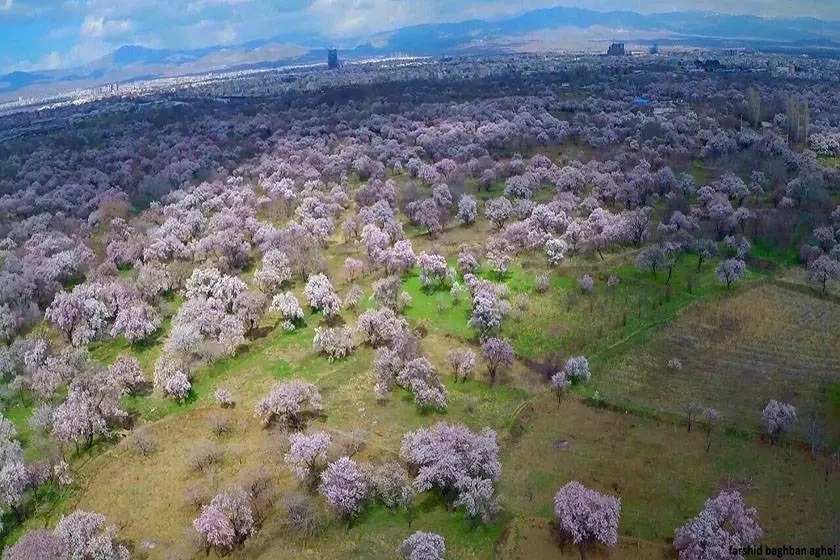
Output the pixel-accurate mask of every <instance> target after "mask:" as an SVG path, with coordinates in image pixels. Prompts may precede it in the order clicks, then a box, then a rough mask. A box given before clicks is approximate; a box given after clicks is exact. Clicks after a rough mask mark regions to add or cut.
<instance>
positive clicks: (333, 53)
mask: <svg viewBox="0 0 840 560" xmlns="http://www.w3.org/2000/svg"><path fill="white" fill-rule="evenodd" d="M340 66H341V63H339V61H338V50H336V49H330V50H328V51H327V67H328V68H330V69H336V68H339V67H340Z"/></svg>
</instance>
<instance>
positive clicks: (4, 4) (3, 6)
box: [0, 0, 12, 12]
mask: <svg viewBox="0 0 840 560" xmlns="http://www.w3.org/2000/svg"><path fill="white" fill-rule="evenodd" d="M11 9H12V0H0V12H6V11H8V10H11Z"/></svg>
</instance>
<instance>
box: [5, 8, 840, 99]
mask: <svg viewBox="0 0 840 560" xmlns="http://www.w3.org/2000/svg"><path fill="white" fill-rule="evenodd" d="M613 40H616V41H622V42H625V43H630V44H634V45H649V44H654V43H657V44H660V45H667V46H684V47H704V48H714V47H727V48H737V47H747V48H755V49H759V50H767V51H785V50H789V51H796V52H808V53H809V54H817V55H829V56H840V21H824V20H818V19H814V18H792V19H778V18H773V19H770V18H761V17H756V16H741V15H723V14H711V13H704V12H670V13H654V14H640V13H636V12H631V11H612V12H597V11H593V10H586V9H580V8H567V7H560V6H558V7H555V8H547V9H540V10H532V11H529V12H525V13H523V14H520V15H518V16H515V17H509V18H505V19H499V20H469V21H462V22H456V23H437V24H423V25H415V26H410V27H404V28H400V29H396V30H393V31H389V32H385V33H377V34H373V35H371V36H367V37H358V38H356V39H354V40H352V41H344V42H340V41H339V42H336V44H335V45H334V46H337V47H338V48H339V49H340V52H341V56H342V57H343V58H349V59H352V58H364V57H371V56H387V55H390V54H395V53H400V54H407V55H427V56H438V55H444V54H469V53H479V52H481V53H489V52H523V51H558V50H566V51H590V52H592V51H603V50H604V48H605V47H606V45H608V44H609V43H610V42H611V41H613ZM333 43H334V41H333V40H332V39H331V38H330V37H325V36H322V35H319V34H305V33H289V34H283V35H278V36H276V37H272V38H270V39H265V40H258V41H250V42H247V43H243V44H239V45H219V46H211V47H205V48H202V49H192V50H170V49H150V48H146V47H142V46H137V45H126V46H123V47H120V48H119V49H117V50H116V51H114V52H112V53H110V54H109V55H107V56H104V57H102V58H100V59H98V60H94V61H92V62H90V63H88V64H85V65H83V66H79V67H77V68H70V69H61V70H44V71H34V72H12V73H10V74H6V75H0V99H4V98H5V99H16V98H17V97H18V96H24V97H32V96H43V95H49V94H54V93H57V92H60V91H67V90H71V89H75V88H80V87H91V86H94V85H98V84H105V83H115V82H127V81H131V80H137V79H149V78H153V77H168V76H178V75H187V74H196V73H202V72H207V71H211V70H237V69H246V68H259V67H272V66H282V65H289V64H306V63H312V62H318V61H322V60H326V52H325V49H326V47H327V46H330V45H333Z"/></svg>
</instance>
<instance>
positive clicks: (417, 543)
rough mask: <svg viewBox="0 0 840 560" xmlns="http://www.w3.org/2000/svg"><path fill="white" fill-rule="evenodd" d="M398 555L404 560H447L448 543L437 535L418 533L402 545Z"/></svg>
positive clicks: (398, 549)
mask: <svg viewBox="0 0 840 560" xmlns="http://www.w3.org/2000/svg"><path fill="white" fill-rule="evenodd" d="M397 553H398V554H399V555H400V558H402V559H403V560H446V543H445V542H444V540H443V537H441V536H440V535H438V534H436V533H425V532H423V531H417V532H415V533H413V534H411V535H410V536H409V537H407V538H406V539H405V540H404V541H403V542H402V543H400V546H399V548H397Z"/></svg>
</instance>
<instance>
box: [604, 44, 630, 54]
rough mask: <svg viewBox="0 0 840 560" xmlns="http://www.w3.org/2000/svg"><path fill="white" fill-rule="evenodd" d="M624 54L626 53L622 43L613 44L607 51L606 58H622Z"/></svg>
mask: <svg viewBox="0 0 840 560" xmlns="http://www.w3.org/2000/svg"><path fill="white" fill-rule="evenodd" d="M626 54H627V51H625V50H624V43H613V44H612V45H610V48H609V49H607V56H624V55H626Z"/></svg>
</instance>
